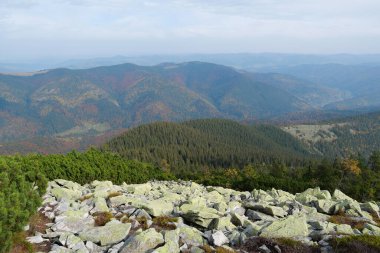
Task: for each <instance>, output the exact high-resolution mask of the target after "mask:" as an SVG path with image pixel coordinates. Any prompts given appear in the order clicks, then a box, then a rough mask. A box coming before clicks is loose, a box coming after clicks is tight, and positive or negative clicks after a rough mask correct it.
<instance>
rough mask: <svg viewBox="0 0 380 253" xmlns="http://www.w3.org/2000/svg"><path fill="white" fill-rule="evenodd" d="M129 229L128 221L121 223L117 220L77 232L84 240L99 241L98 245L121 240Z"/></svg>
mask: <svg viewBox="0 0 380 253" xmlns="http://www.w3.org/2000/svg"><path fill="white" fill-rule="evenodd" d="M130 229H131V224H130V223H121V222H119V221H117V220H113V221H110V222H108V223H107V224H106V225H105V226H103V227H94V228H91V229H87V230H84V231H82V232H81V233H79V237H80V238H81V239H82V240H84V241H91V242H94V243H99V242H100V245H102V246H104V245H111V244H115V243H118V242H120V241H121V240H123V239H124V238H125V237H126V236H127V235H128V233H129V230H130Z"/></svg>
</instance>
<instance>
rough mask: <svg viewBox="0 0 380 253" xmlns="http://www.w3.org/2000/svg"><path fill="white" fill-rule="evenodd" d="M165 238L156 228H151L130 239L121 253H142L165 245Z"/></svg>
mask: <svg viewBox="0 0 380 253" xmlns="http://www.w3.org/2000/svg"><path fill="white" fill-rule="evenodd" d="M164 242H165V241H164V237H163V236H162V234H161V233H158V232H157V231H156V230H155V229H154V228H149V229H147V230H145V231H143V232H141V233H139V234H137V235H135V236H132V237H130V238H128V239H127V240H126V242H125V246H124V247H123V248H122V249H121V250H120V253H142V252H147V251H149V250H152V249H154V248H156V247H157V246H158V245H160V244H163V243H164Z"/></svg>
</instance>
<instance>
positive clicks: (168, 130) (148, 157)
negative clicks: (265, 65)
mask: <svg viewBox="0 0 380 253" xmlns="http://www.w3.org/2000/svg"><path fill="white" fill-rule="evenodd" d="M102 149H104V150H107V151H113V152H116V153H119V154H120V155H122V156H123V157H125V158H128V159H137V160H141V161H146V162H151V163H154V164H157V165H161V163H162V160H166V162H168V163H169V165H170V166H172V167H173V168H175V169H176V170H180V169H188V168H191V169H199V168H201V167H205V166H206V167H210V168H219V167H223V168H228V167H231V166H237V167H242V166H244V165H246V164H249V163H272V162H275V161H286V162H289V163H290V164H297V163H301V162H302V161H303V160H304V159H306V158H311V157H312V155H311V154H310V152H309V150H308V149H307V147H306V146H304V145H303V144H302V143H301V142H299V141H297V139H296V138H293V137H292V136H291V135H290V134H287V133H286V132H284V131H282V130H281V129H279V128H277V127H274V126H270V125H254V126H246V125H242V124H239V123H237V122H234V121H230V120H223V119H203V120H191V121H186V122H183V123H169V122H157V123H151V124H147V125H142V126H139V127H136V128H133V129H131V130H128V131H127V132H125V133H124V134H122V135H120V136H118V137H116V138H114V139H112V140H110V141H109V142H107V143H106V144H105V145H104V146H103V147H102Z"/></svg>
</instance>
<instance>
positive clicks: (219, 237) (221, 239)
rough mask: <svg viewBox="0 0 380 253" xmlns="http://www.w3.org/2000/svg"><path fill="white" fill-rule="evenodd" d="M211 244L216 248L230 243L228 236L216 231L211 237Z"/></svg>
mask: <svg viewBox="0 0 380 253" xmlns="http://www.w3.org/2000/svg"><path fill="white" fill-rule="evenodd" d="M211 243H212V244H214V245H215V246H222V245H223V244H227V243H229V240H228V238H227V236H225V235H224V234H223V232H222V231H220V230H219V231H216V232H215V233H213V234H212V235H211Z"/></svg>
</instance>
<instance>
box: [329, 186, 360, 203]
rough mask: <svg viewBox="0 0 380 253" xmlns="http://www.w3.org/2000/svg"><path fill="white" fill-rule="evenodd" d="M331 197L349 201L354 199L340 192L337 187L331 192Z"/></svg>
mask: <svg viewBox="0 0 380 253" xmlns="http://www.w3.org/2000/svg"><path fill="white" fill-rule="evenodd" d="M333 199H334V200H348V201H350V202H354V201H355V200H354V199H352V198H351V197H349V196H347V195H346V194H344V193H343V192H341V191H340V190H338V189H335V191H334V193H333Z"/></svg>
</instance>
